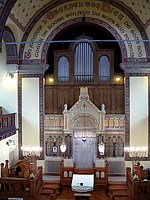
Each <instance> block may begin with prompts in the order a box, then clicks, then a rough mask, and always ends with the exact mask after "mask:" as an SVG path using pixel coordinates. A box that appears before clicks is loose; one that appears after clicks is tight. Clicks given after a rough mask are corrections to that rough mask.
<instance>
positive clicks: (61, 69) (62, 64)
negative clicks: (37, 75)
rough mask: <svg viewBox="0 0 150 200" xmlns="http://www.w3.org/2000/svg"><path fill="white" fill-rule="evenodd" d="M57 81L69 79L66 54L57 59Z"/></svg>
mask: <svg viewBox="0 0 150 200" xmlns="http://www.w3.org/2000/svg"><path fill="white" fill-rule="evenodd" d="M58 81H60V82H64V81H69V62H68V58H67V57H66V56H61V57H60V58H59V61H58Z"/></svg>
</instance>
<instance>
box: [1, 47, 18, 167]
mask: <svg viewBox="0 0 150 200" xmlns="http://www.w3.org/2000/svg"><path fill="white" fill-rule="evenodd" d="M5 66H6V51H5V46H4V45H2V53H0V106H2V107H3V114H8V113H16V128H17V127H18V117H17V116H18V83H17V82H18V80H17V79H18V75H17V74H15V76H14V78H13V79H11V78H10V77H9V76H8V75H7V72H6V69H5ZM9 139H13V140H15V143H16V147H15V149H14V159H15V160H17V159H18V149H17V147H18V134H16V135H13V136H11V137H9V138H7V139H4V140H2V141H0V150H1V152H0V163H1V162H4V161H5V160H7V159H9V153H10V151H11V150H10V148H9V147H8V146H7V145H6V142H7V141H8V140H9Z"/></svg>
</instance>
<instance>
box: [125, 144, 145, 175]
mask: <svg viewBox="0 0 150 200" xmlns="http://www.w3.org/2000/svg"><path fill="white" fill-rule="evenodd" d="M124 150H125V152H126V153H128V154H126V155H127V156H128V160H130V161H131V162H132V173H133V174H134V172H135V170H134V169H135V165H137V164H138V163H140V161H141V160H143V159H144V158H145V157H146V152H147V147H146V146H141V147H125V149H124Z"/></svg>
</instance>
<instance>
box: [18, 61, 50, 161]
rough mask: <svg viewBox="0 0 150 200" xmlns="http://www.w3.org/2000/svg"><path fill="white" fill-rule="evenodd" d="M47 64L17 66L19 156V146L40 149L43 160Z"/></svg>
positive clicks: (20, 152) (20, 153) (20, 154)
mask: <svg viewBox="0 0 150 200" xmlns="http://www.w3.org/2000/svg"><path fill="white" fill-rule="evenodd" d="M47 69H48V65H47V64H24V65H19V66H18V84H19V85H18V121H19V134H18V135H19V136H18V137H19V156H20V157H22V151H21V146H30V147H33V146H37V147H39V146H40V147H42V152H41V156H40V158H41V159H44V110H43V108H44V103H45V102H44V74H45V71H46V70H47Z"/></svg>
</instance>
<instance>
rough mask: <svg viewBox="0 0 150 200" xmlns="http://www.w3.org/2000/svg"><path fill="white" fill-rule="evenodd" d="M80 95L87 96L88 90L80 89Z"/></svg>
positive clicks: (85, 88)
mask: <svg viewBox="0 0 150 200" xmlns="http://www.w3.org/2000/svg"><path fill="white" fill-rule="evenodd" d="M80 94H84V95H85V94H86V95H88V88H87V87H81V88H80Z"/></svg>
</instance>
